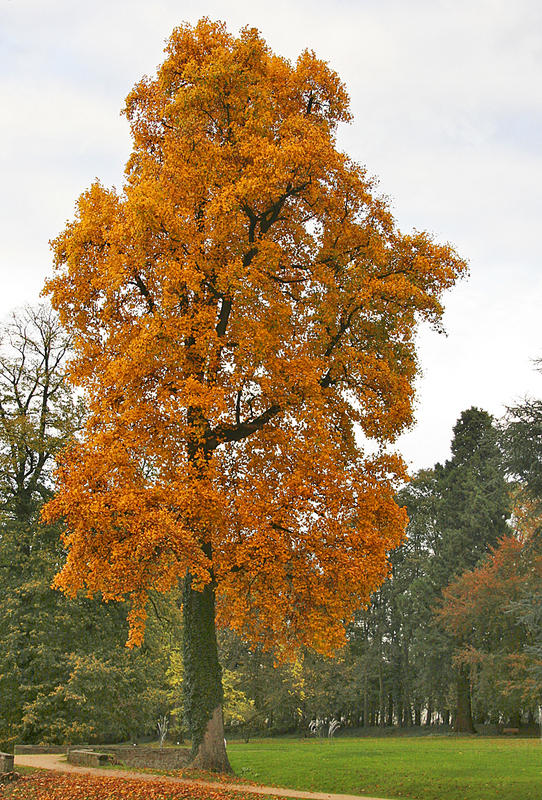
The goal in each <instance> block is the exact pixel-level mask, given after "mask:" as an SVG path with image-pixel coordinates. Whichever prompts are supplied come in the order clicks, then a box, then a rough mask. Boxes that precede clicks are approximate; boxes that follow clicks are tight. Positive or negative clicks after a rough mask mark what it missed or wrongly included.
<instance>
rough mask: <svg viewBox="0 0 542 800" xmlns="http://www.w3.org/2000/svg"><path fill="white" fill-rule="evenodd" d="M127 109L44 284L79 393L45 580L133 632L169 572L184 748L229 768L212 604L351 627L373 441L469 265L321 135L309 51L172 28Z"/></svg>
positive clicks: (278, 631) (382, 512)
mask: <svg viewBox="0 0 542 800" xmlns="http://www.w3.org/2000/svg"><path fill="white" fill-rule="evenodd" d="M125 113H126V116H127V118H128V120H129V122H130V126H131V131H132V137H133V152H132V154H131V156H130V159H129V161H128V165H127V168H126V181H125V185H124V187H123V191H122V192H121V193H117V192H116V191H115V190H108V189H105V188H104V187H102V186H101V185H100V184H99V183H95V184H94V185H93V186H91V188H90V189H88V190H87V191H85V192H84V194H83V195H82V196H81V198H80V200H79V202H78V206H77V212H76V217H75V219H74V221H73V222H72V223H70V224H69V225H68V226H67V228H66V229H65V231H64V232H63V233H62V234H61V235H60V236H59V237H58V238H57V240H56V242H55V244H54V252H55V261H56V275H55V276H54V277H53V278H52V279H51V280H50V281H49V283H48V292H49V293H50V294H51V297H52V301H53V304H54V306H55V307H56V308H57V309H58V311H59V313H60V317H61V320H62V322H63V324H64V325H65V327H66V329H67V330H68V331H69V332H70V334H71V335H72V336H73V340H74V348H75V353H76V356H75V359H74V361H73V362H72V368H71V369H72V371H71V374H72V379H73V380H74V381H75V382H76V383H77V384H78V385H79V386H81V387H83V388H84V390H85V392H86V396H87V401H88V408H89V419H88V423H87V425H86V429H85V432H84V435H83V438H82V440H81V441H80V442H79V443H77V444H76V445H74V446H73V447H72V448H71V449H70V450H69V451H68V452H67V453H66V454H65V456H64V457H63V460H62V465H61V468H60V472H59V479H60V485H61V488H60V491H59V493H58V495H57V496H56V498H55V500H54V501H53V502H52V503H51V504H50V505H49V508H48V512H47V513H48V518H49V519H50V520H52V519H54V518H57V517H59V516H62V517H63V518H64V519H65V520H66V524H67V527H68V530H69V533H68V535H67V536H66V539H65V544H66V547H67V548H68V550H69V555H68V560H67V563H66V566H65V567H64V569H63V570H62V572H61V574H60V576H59V577H58V579H57V584H58V586H60V587H62V588H64V589H66V590H67V591H70V592H75V591H77V590H78V589H79V588H81V587H83V586H85V587H86V588H87V590H89V591H99V592H102V593H103V595H104V596H105V597H107V598H112V599H118V598H122V597H126V596H129V597H130V598H131V600H132V603H133V606H132V614H131V623H132V635H131V638H130V644H137V643H138V642H139V641H140V640H141V636H142V630H143V625H144V619H145V605H146V601H147V596H148V592H149V589H150V588H151V587H154V588H155V589H158V590H166V589H168V588H169V587H170V586H172V585H173V584H174V583H175V582H177V581H178V580H179V578H183V580H184V604H183V608H184V648H185V667H184V696H185V703H186V709H187V716H188V722H189V725H190V729H191V735H192V742H193V747H194V754H195V756H196V761H195V763H197V764H198V765H200V766H202V767H208V768H212V769H227V768H228V767H229V765H228V761H227V756H226V753H225V750H224V745H223V736H222V714H221V702H222V689H221V681H220V666H219V662H218V658H217V649H216V635H215V609H216V612H217V613H218V619H219V622H220V623H227V624H228V625H230V626H231V627H232V628H234V629H237V630H239V631H243V632H244V634H245V635H247V636H248V637H251V638H252V639H253V640H265V641H273V642H275V643H278V645H279V646H280V647H281V648H282V649H283V651H284V650H291V649H293V648H294V647H296V646H298V645H302V644H310V645H313V646H315V647H316V648H319V649H321V650H325V649H329V648H331V647H333V646H335V645H337V644H339V643H340V642H341V641H343V635H344V634H343V630H344V629H343V622H344V621H345V620H347V619H348V618H349V617H351V615H352V613H353V611H354V610H355V609H356V608H358V607H359V605H360V603H363V602H364V601H367V600H368V599H369V596H370V593H371V590H372V589H374V588H375V587H376V586H377V585H378V584H379V583H380V582H381V581H382V579H383V577H384V576H385V574H386V571H387V553H388V552H389V550H390V549H391V548H393V547H394V546H395V545H397V543H398V542H399V541H400V540H401V538H402V536H403V531H404V526H405V521H406V515H405V513H404V511H403V510H402V509H400V508H399V507H398V506H397V505H396V503H395V501H394V487H395V486H396V481H397V477H398V476H402V475H403V466H402V463H401V461H400V459H399V458H398V457H396V456H394V455H388V454H386V453H385V451H384V448H385V446H386V444H387V443H389V442H393V441H394V440H395V438H396V437H397V436H398V434H399V433H400V432H401V431H403V430H404V429H405V427H407V426H408V425H410V424H411V422H412V397H413V389H412V382H413V379H414V376H415V374H416V354H415V347H414V336H415V331H416V325H417V321H418V320H419V319H425V320H430V321H433V322H438V320H439V318H440V315H441V312H442V308H441V304H440V297H441V294H442V292H443V290H445V289H446V288H448V287H449V286H451V285H452V284H453V283H454V281H455V280H456V279H457V277H458V276H459V275H460V274H461V273H463V271H464V270H465V264H464V262H463V261H461V260H460V259H459V258H458V257H457V255H456V254H455V253H454V251H453V249H452V248H451V247H450V246H439V245H437V244H435V243H433V242H432V241H431V239H430V238H429V237H428V236H426V235H424V234H420V233H416V234H414V235H412V236H409V235H402V234H401V233H400V232H399V231H398V230H397V229H396V227H395V224H394V221H393V218H392V216H391V215H390V212H389V210H388V208H387V207H386V204H385V203H384V201H383V200H382V199H379V198H377V197H375V196H373V194H372V190H373V183H372V181H371V180H370V179H369V178H368V177H367V176H366V174H365V171H364V169H362V168H361V167H360V166H358V165H357V164H355V163H353V162H352V161H351V160H350V159H349V158H348V157H347V156H346V155H344V154H343V153H341V152H340V151H338V150H337V147H336V141H335V134H336V128H337V125H338V123H340V122H346V121H348V120H349V119H350V114H349V111H348V97H347V94H346V92H345V89H344V86H343V85H342V83H341V82H340V80H339V78H338V77H337V75H336V74H335V73H334V72H333V71H332V70H331V69H329V67H328V66H327V65H326V64H325V63H324V62H322V61H319V60H318V59H317V58H316V57H315V56H314V54H313V53H311V52H304V53H303V54H302V55H301V56H300V57H299V59H298V60H297V63H296V64H295V65H292V64H291V63H289V62H288V61H286V60H285V59H283V58H280V57H278V56H276V55H275V54H273V53H272V52H271V50H270V49H269V47H268V46H267V45H266V43H265V42H264V41H263V39H262V38H261V36H260V35H259V34H258V32H257V31H256V30H254V29H250V28H247V29H244V30H243V31H242V32H241V34H240V36H239V37H237V38H236V37H234V36H232V35H230V34H229V33H228V32H227V31H226V30H225V28H224V26H223V25H222V24H217V23H212V22H210V21H208V20H205V19H204V20H202V21H200V22H199V23H198V24H197V25H196V26H195V27H194V28H192V27H191V26H189V25H183V26H181V27H179V28H177V29H175V30H174V32H173V34H172V36H171V38H170V40H169V42H168V44H167V48H166V59H165V61H164V63H163V64H162V65H161V67H160V68H159V70H158V73H157V75H156V77H153V78H145V79H143V80H142V81H141V82H140V83H138V84H137V85H136V86H135V88H134V89H133V91H132V92H131V93H130V95H129V96H128V99H127V103H126V108H125ZM357 429H359V430H360V431H361V432H362V433H364V434H365V436H366V437H367V438H368V439H371V440H374V442H375V443H376V445H377V447H376V450H377V452H376V455H370V453H371V452H374V450H371V448H367V450H366V449H365V447H364V446H363V445H361V444H360V443H359V440H358V437H357V436H356V430H357Z"/></svg>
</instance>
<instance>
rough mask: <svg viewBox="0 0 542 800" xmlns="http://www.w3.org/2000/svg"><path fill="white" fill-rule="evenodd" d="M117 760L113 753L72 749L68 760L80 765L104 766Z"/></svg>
mask: <svg viewBox="0 0 542 800" xmlns="http://www.w3.org/2000/svg"><path fill="white" fill-rule="evenodd" d="M114 760H115V756H114V755H113V754H112V753H97V752H95V751H93V750H70V751H69V752H68V762H69V763H70V764H74V765H76V766H78V767H104V766H106V765H107V764H111V762H112V761H114Z"/></svg>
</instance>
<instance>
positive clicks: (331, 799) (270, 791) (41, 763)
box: [15, 753, 384, 800]
mask: <svg viewBox="0 0 542 800" xmlns="http://www.w3.org/2000/svg"><path fill="white" fill-rule="evenodd" d="M18 766H19V767H35V768H36V769H52V770H55V771H56V772H71V773H74V774H79V775H81V774H84V775H101V776H102V777H103V776H104V775H107V776H109V777H113V778H130V779H137V780H141V781H158V780H159V781H163V782H166V783H167V782H169V783H184V784H192V785H193V786H205V787H207V788H208V789H224V790H225V791H232V792H244V793H248V794H263V795H272V796H273V797H292V798H299V800H384V798H382V797H368V796H367V795H363V797H361V796H360V795H354V794H327V793H324V792H298V791H296V790H295V789H278V788H276V787H274V786H248V785H245V784H237V783H215V782H211V781H198V780H190V779H189V778H171V777H169V776H166V775H150V774H149V773H147V772H130V771H129V770H125V769H107V768H106V767H99V768H98V767H76V766H74V765H73V764H68V762H67V761H66V756H64V755H63V754H58V753H54V754H53V753H51V754H47V755H38V756H31V755H28V756H27V755H16V756H15V767H16V768H17V767H18Z"/></svg>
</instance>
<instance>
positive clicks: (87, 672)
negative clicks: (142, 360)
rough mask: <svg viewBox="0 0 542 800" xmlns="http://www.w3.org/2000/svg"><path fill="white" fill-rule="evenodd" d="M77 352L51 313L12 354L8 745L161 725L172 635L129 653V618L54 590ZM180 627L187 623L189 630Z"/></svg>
mask: <svg viewBox="0 0 542 800" xmlns="http://www.w3.org/2000/svg"><path fill="white" fill-rule="evenodd" d="M68 350H69V341H68V339H67V337H66V335H65V333H64V332H63V331H62V329H61V328H60V326H59V324H58V321H57V319H56V317H55V315H54V314H53V312H52V311H51V309H49V308H47V307H46V306H40V307H37V308H26V309H24V310H23V311H22V312H20V313H17V314H14V315H12V317H11V318H10V320H9V321H8V322H7V323H6V324H5V325H4V326H3V327H2V329H1V350H0V580H1V588H2V592H1V594H0V641H1V647H0V740H1V741H2V747H3V748H4V749H5V748H6V747H12V745H13V743H14V742H15V741H17V740H18V741H26V742H36V741H37V742H39V741H50V742H65V741H71V742H76V741H85V740H86V741H91V740H100V739H101V740H102V741H103V740H104V739H107V738H109V739H111V738H116V739H118V738H122V739H124V738H127V737H129V736H130V735H132V734H133V735H138V734H139V735H141V734H142V733H144V732H146V731H147V730H149V727H150V729H151V730H152V728H153V727H154V725H155V718H154V717H155V714H156V711H157V708H158V707H159V705H160V702H163V698H162V696H161V695H163V693H164V692H165V691H166V689H167V684H166V675H165V671H166V665H165V664H164V658H165V657H166V656H160V655H159V653H160V651H162V650H163V643H164V637H165V635H166V634H165V633H164V632H162V627H161V626H158V625H157V622H156V621H155V620H154V619H153V621H152V624H151V625H150V626H149V630H148V634H147V638H146V643H145V647H144V648H143V649H142V650H141V652H139V653H130V652H128V651H126V649H125V648H124V647H123V637H125V636H126V632H127V626H126V608H123V607H122V606H115V607H113V606H109V607H107V608H106V607H105V606H104V605H103V604H101V603H100V602H99V600H90V599H88V598H85V597H81V596H79V597H77V598H74V599H73V600H68V599H67V598H66V597H64V596H62V595H61V594H60V593H59V592H56V591H53V590H52V589H51V582H52V580H53V577H54V575H55V573H56V572H57V571H58V569H59V568H60V566H61V565H62V563H63V561H64V558H65V552H64V550H63V548H62V546H61V543H60V533H61V528H60V526H59V525H58V524H56V525H52V526H51V525H44V524H41V523H40V521H39V511H40V508H41V507H42V506H43V503H44V501H45V500H46V499H47V498H49V497H51V496H52V493H53V489H54V482H53V478H52V470H53V466H54V460H55V457H56V455H57V453H58V451H59V449H60V448H62V447H63V446H64V445H65V444H66V442H67V441H69V440H70V439H71V438H72V437H73V436H74V434H75V433H76V431H77V430H78V429H79V427H80V424H81V419H82V416H83V409H82V405H81V403H80V402H79V401H77V400H76V399H75V397H74V395H73V393H72V392H71V390H70V388H69V385H68V384H67V383H66V380H65V370H66V357H67V354H68ZM176 627H178V623H177V626H176Z"/></svg>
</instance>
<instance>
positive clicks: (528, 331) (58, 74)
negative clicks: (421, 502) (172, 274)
mask: <svg viewBox="0 0 542 800" xmlns="http://www.w3.org/2000/svg"><path fill="white" fill-rule="evenodd" d="M201 16H208V17H210V18H212V19H221V20H224V21H225V22H226V23H227V25H228V27H229V29H230V30H231V31H232V32H237V31H238V30H239V29H240V28H241V27H243V26H245V25H250V26H255V27H257V28H259V29H260V30H261V32H262V34H263V35H264V37H265V38H266V39H267V41H268V43H269V44H270V45H271V47H272V48H273V49H274V50H275V51H276V52H277V53H279V54H281V55H284V56H287V57H288V58H291V59H295V58H296V57H297V55H298V54H299V53H300V52H301V51H302V50H303V49H305V48H310V49H313V50H315V51H316V53H317V55H318V56H319V57H321V58H324V59H326V60H327V61H328V62H329V63H330V65H331V66H332V67H333V68H334V69H335V70H336V71H337V72H338V73H339V74H340V76H341V77H342V79H343V80H344V81H345V83H346V85H347V87H348V90H349V93H350V96H351V100H352V110H353V113H354V122H353V123H352V124H351V125H349V126H345V127H344V128H343V129H341V131H340V136H339V143H340V146H341V147H342V148H343V149H344V150H346V151H347V152H348V153H349V154H350V155H351V156H352V157H353V158H354V159H355V160H357V161H359V162H361V163H363V164H365V165H366V166H367V168H368V170H369V172H370V173H371V174H373V175H376V176H378V178H379V188H380V191H381V193H382V194H385V195H386V196H387V197H388V198H389V199H390V201H391V204H392V208H393V210H394V213H395V216H396V219H397V222H398V225H399V227H400V228H401V229H402V230H403V231H409V230H411V229H412V228H417V229H420V230H428V231H430V232H432V233H434V235H435V236H436V237H437V239H439V240H440V241H449V242H451V243H452V244H454V246H455V247H456V248H457V250H458V251H459V253H460V254H461V255H462V256H464V257H465V258H467V259H468V260H469V263H470V270H471V275H470V278H469V279H468V280H466V281H463V282H462V283H461V285H460V286H458V287H457V288H455V289H454V290H453V291H452V292H451V293H450V294H449V295H448V297H447V300H446V308H447V311H446V315H445V327H446V330H447V336H446V337H445V336H442V335H438V334H436V333H434V332H432V331H428V330H424V331H422V333H421V335H420V343H419V344H420V359H421V364H422V368H423V376H422V377H421V378H420V380H419V382H418V412H417V419H418V422H417V425H416V427H415V429H414V430H412V431H411V432H409V433H408V434H405V435H404V436H403V437H402V438H401V440H400V443H399V444H400V449H401V451H402V452H403V454H404V455H405V457H406V458H407V460H408V461H409V462H410V463H411V465H412V467H413V468H414V469H418V468H421V467H425V466H431V465H432V464H434V463H435V462H436V461H443V460H445V459H446V458H447V457H448V455H449V443H450V438H451V429H452V426H453V424H454V422H455V420H456V419H457V417H458V416H459V414H460V412H461V411H462V410H463V409H465V408H468V407H470V406H472V405H477V406H479V407H481V408H485V409H487V410H488V411H490V412H491V413H492V414H495V415H497V416H500V415H501V414H502V413H503V411H504V409H505V407H506V406H507V405H510V404H512V403H514V402H517V401H518V400H521V398H522V397H524V396H525V395H532V396H537V397H542V375H540V374H539V373H537V372H536V371H535V370H534V368H533V359H536V358H540V357H542V335H541V334H542V314H541V304H542V261H541V250H542V247H541V243H540V239H541V234H542V230H541V228H542V213H541V212H542V3H541V2H540V0H514V1H513V2H512V0H503V1H502V2H501V0H469V1H467V0H453V2H448V1H447V0H440V1H439V0H374V1H373V0H335V2H333V3H332V2H330V0H326V2H320V0H290V2H282V0H273V2H269V0H267V1H266V2H263V0H252V2H249V1H248V0H230V1H229V2H227V3H224V2H206V0H202V1H201V2H198V3H196V2H188V0H93V2H88V0H85V2H80V0H0V53H1V55H0V58H1V64H2V68H1V75H0V103H1V105H0V109H1V112H0V113H1V119H2V124H1V126H0V159H1V176H2V184H1V188H2V191H1V201H0V202H1V215H0V216H1V221H0V225H1V228H0V270H1V287H2V292H1V293H0V316H4V315H6V314H7V313H8V312H9V311H10V310H11V309H13V308H15V307H17V306H20V305H22V304H25V303H33V302H36V300H37V299H38V295H39V292H40V290H41V287H42V284H43V281H44V279H45V277H46V276H47V275H48V274H49V272H50V268H51V267H50V264H51V259H50V253H49V247H48V240H49V239H50V238H52V237H54V236H55V235H56V234H57V233H58V232H59V231H60V230H61V229H62V228H63V226H64V223H65V221H66V220H67V219H68V218H70V217H71V216H72V214H73V209H74V204H75V200H76V198H77V197H78V195H79V194H80V193H81V191H82V190H83V189H84V188H86V187H87V186H88V185H89V184H90V183H91V182H92V181H93V180H94V178H95V177H98V178H100V180H101V181H102V182H103V183H104V184H105V185H111V184H113V185H116V186H120V185H121V184H122V171H123V167H124V163H125V161H126V160H127V157H128V154H129V148H130V140H129V135H128V128H127V123H126V121H125V119H124V118H121V117H120V115H119V111H120V109H121V107H122V105H123V101H124V97H125V96H126V94H127V93H128V91H129V90H130V88H131V86H132V85H133V84H134V83H135V82H136V80H138V79H139V78H140V77H141V76H142V75H143V74H152V73H153V72H154V70H155V68H156V66H157V65H158V64H159V63H160V62H161V60H162V57H163V56H162V50H163V46H164V40H165V39H166V38H167V37H168V35H169V34H170V32H171V30H172V29H173V27H174V26H175V25H177V24H179V23H180V22H182V21H185V20H187V21H190V22H196V21H197V19H199V18H200V17H201Z"/></svg>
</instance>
